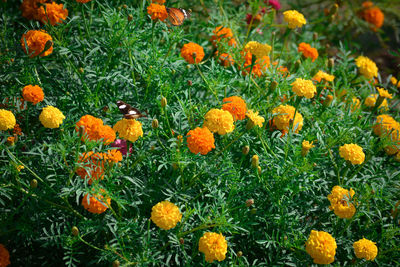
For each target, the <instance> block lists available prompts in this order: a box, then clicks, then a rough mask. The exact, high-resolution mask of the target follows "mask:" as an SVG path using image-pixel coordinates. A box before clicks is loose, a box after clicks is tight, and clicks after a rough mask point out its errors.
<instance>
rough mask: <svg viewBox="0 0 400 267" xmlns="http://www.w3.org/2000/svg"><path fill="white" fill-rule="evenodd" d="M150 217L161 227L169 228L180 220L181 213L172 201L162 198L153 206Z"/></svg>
mask: <svg viewBox="0 0 400 267" xmlns="http://www.w3.org/2000/svg"><path fill="white" fill-rule="evenodd" d="M150 219H151V220H152V221H153V223H155V224H156V225H157V226H158V227H160V228H161V229H164V230H169V229H171V228H174V227H175V226H176V224H177V223H178V222H180V221H181V220H182V213H181V212H180V211H179V208H178V206H176V205H175V204H174V203H171V202H169V201H168V200H164V201H161V202H159V203H157V204H156V205H154V206H153V208H152V209H151V217H150Z"/></svg>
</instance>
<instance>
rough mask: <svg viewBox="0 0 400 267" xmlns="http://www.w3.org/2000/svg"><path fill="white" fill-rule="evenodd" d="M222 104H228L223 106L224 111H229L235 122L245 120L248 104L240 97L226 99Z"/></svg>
mask: <svg viewBox="0 0 400 267" xmlns="http://www.w3.org/2000/svg"><path fill="white" fill-rule="evenodd" d="M222 102H227V103H225V104H223V105H222V109H223V110H226V111H229V112H230V113H231V114H232V116H233V120H235V121H236V120H244V118H245V117H246V111H247V107H246V102H245V101H244V100H243V99H242V98H241V97H240V96H231V97H226V98H224V99H223V100H222Z"/></svg>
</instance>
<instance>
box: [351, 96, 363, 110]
mask: <svg viewBox="0 0 400 267" xmlns="http://www.w3.org/2000/svg"><path fill="white" fill-rule="evenodd" d="M360 104H361V102H360V99H358V98H357V97H353V98H352V100H351V111H353V112H354V111H356V110H357V109H358V108H359V107H360Z"/></svg>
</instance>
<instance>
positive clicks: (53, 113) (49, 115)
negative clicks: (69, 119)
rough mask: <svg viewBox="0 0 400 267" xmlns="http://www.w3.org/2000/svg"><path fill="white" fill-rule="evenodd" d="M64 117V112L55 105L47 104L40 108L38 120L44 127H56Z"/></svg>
mask: <svg viewBox="0 0 400 267" xmlns="http://www.w3.org/2000/svg"><path fill="white" fill-rule="evenodd" d="M64 119H65V116H64V114H63V113H62V112H61V111H60V110H59V109H58V108H56V107H53V106H47V107H45V108H43V109H42V113H40V115H39V120H40V122H41V123H42V125H43V126H44V127H46V128H58V127H60V125H61V124H62V123H63V120H64Z"/></svg>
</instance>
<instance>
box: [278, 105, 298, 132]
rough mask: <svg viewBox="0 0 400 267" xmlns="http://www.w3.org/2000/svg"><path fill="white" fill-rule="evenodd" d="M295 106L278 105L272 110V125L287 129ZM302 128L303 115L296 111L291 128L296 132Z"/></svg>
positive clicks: (282, 129)
mask: <svg viewBox="0 0 400 267" xmlns="http://www.w3.org/2000/svg"><path fill="white" fill-rule="evenodd" d="M294 112H295V108H294V107H292V106H290V105H280V106H278V107H276V108H274V109H273V110H272V113H273V114H274V125H275V126H276V128H278V129H279V130H281V131H286V132H288V131H289V124H290V120H293V117H294ZM301 128H303V116H302V115H301V114H300V113H299V112H296V117H295V118H294V121H293V130H295V132H296V133H298V132H299V131H300V130H301Z"/></svg>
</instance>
